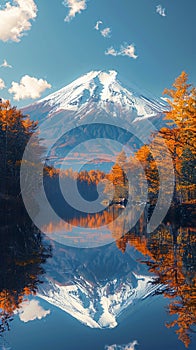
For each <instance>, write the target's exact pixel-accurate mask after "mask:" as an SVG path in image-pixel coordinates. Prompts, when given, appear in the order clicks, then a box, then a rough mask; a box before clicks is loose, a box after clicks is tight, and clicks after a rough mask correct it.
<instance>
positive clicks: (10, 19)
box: [0, 0, 37, 42]
mask: <svg viewBox="0 0 196 350" xmlns="http://www.w3.org/2000/svg"><path fill="white" fill-rule="evenodd" d="M36 16H37V6H36V4H35V2H34V1H33V0H14V5H11V4H10V2H6V4H5V6H4V8H3V9H1V10H0V40H2V41H8V40H12V41H16V42H18V41H20V38H21V37H22V36H23V35H24V32H25V31H27V30H30V28H31V22H30V20H32V19H35V18H36Z"/></svg>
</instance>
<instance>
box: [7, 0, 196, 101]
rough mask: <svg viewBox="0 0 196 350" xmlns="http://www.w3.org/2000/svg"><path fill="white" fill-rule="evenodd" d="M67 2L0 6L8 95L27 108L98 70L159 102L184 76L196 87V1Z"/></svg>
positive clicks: (20, 1)
mask: <svg viewBox="0 0 196 350" xmlns="http://www.w3.org/2000/svg"><path fill="white" fill-rule="evenodd" d="M64 2H65V4H64V5H63V0H55V1H54V0H53V1H43V0H35V1H34V0H16V1H10V5H9V4H8V2H7V1H0V5H1V7H0V65H1V67H0V89H1V90H0V96H1V97H3V98H8V99H10V100H11V102H12V103H14V104H15V105H17V106H19V107H20V106H24V105H27V104H28V103H31V102H33V101H34V100H36V97H38V96H40V97H44V96H46V95H47V94H49V93H52V92H54V91H56V90H58V89H60V88H62V87H63V86H65V85H67V84H68V83H70V82H71V81H73V80H74V79H76V78H78V77H79V76H80V75H83V74H85V73H87V72H89V71H90V70H97V69H98V70H108V69H114V70H116V71H117V72H118V73H119V75H118V77H119V79H120V80H121V81H122V82H123V83H125V84H126V85H127V86H137V87H139V88H140V89H141V90H143V91H144V92H145V93H151V94H152V95H155V96H160V95H161V94H162V91H163V90H164V88H165V87H170V86H171V84H172V83H173V81H174V79H175V78H176V77H177V76H178V75H179V74H180V73H181V71H182V70H185V71H186V72H187V73H188V75H189V80H190V82H192V83H194V84H195V81H196V65H195V61H196V49H195V35H194V34H195V13H196V2H195V0H178V1H177V0H172V1H171V0H160V1H159V0H157V1H156V0H65V1H64ZM159 5H160V6H159ZM158 6H159V7H158ZM164 9H165V10H164ZM74 10H75V11H74ZM77 10H78V12H77ZM79 11H80V12H79ZM74 12H75V16H72V15H74ZM65 19H66V20H65ZM97 21H102V23H99V25H98V28H99V30H96V29H95V25H96V23H97ZM105 28H109V29H106V30H105V31H103V30H104V29H105ZM107 34H108V36H107ZM104 35H105V36H104ZM106 53H110V54H106ZM4 60H6V62H5V61H4ZM3 62H4V63H3ZM6 63H8V65H11V66H12V68H10V67H8V66H7V67H6ZM24 77H25V78H24ZM21 79H22V81H21ZM13 82H15V83H14V84H13ZM21 83H22V84H23V85H24V86H23V87H21V85H20V84H21ZM4 86H5V87H4ZM11 87H12V88H11ZM10 88H11V90H10ZM8 90H10V91H8ZM30 90H31V91H30ZM30 97H31V98H30ZM14 98H15V100H14Z"/></svg>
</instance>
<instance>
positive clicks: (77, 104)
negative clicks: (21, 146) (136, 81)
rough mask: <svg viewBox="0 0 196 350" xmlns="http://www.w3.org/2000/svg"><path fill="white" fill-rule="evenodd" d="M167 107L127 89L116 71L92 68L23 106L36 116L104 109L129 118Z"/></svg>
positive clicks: (83, 113)
mask: <svg viewBox="0 0 196 350" xmlns="http://www.w3.org/2000/svg"><path fill="white" fill-rule="evenodd" d="M165 109H166V104H165V103H164V102H163V101H161V100H156V99H149V98H148V97H145V96H143V95H139V94H137V93H135V92H134V91H128V90H127V89H126V88H124V87H123V86H122V85H121V83H120V82H119V81H118V80H117V72H115V71H113V70H110V71H109V72H104V71H91V72H89V73H87V74H85V75H83V76H81V77H80V78H78V79H76V80H75V81H74V82H72V83H71V84H69V85H67V86H65V87H64V88H62V89H61V90H59V91H57V92H55V93H53V94H51V95H49V96H47V97H45V98H44V99H41V100H39V101H38V102H35V103H33V104H32V105H29V106H27V107H24V108H23V112H24V113H27V114H30V115H31V116H32V117H33V118H38V119H39V120H40V119H42V118H45V117H47V116H50V117H51V116H53V115H56V114H58V113H62V112H63V111H64V112H65V111H66V112H71V114H74V119H78V118H79V119H81V118H84V117H87V116H88V115H89V114H92V113H93V114H96V113H97V112H98V111H99V112H105V113H106V114H109V115H110V116H113V117H120V116H122V115H124V117H125V116H127V117H128V118H129V119H130V121H133V120H135V119H137V120H139V119H140V118H142V117H153V116H157V115H160V114H161V113H162V112H163V111H165Z"/></svg>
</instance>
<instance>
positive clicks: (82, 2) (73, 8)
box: [63, 0, 87, 22]
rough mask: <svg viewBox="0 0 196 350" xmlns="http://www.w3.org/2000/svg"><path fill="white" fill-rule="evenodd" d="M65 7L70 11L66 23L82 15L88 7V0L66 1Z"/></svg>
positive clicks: (64, 2)
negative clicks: (78, 14) (79, 14)
mask: <svg viewBox="0 0 196 350" xmlns="http://www.w3.org/2000/svg"><path fill="white" fill-rule="evenodd" d="M63 5H64V6H65V7H68V9H69V13H68V15H67V16H66V17H65V22H69V21H71V20H72V19H73V18H74V17H75V15H76V14H77V13H81V11H84V10H85V9H86V7H87V5H86V0H64V1H63Z"/></svg>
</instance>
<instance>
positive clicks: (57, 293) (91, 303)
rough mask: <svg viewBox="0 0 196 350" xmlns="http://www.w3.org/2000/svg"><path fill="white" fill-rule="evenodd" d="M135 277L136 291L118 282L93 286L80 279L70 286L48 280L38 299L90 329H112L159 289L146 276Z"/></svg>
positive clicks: (129, 283)
mask: <svg viewBox="0 0 196 350" xmlns="http://www.w3.org/2000/svg"><path fill="white" fill-rule="evenodd" d="M134 275H135V278H136V279H137V285H136V286H135V287H133V285H132V283H131V281H128V280H127V281H124V282H122V281H118V280H117V279H114V280H111V281H108V282H106V283H105V284H97V285H94V284H93V283H91V282H88V281H86V280H85V279H84V278H83V277H82V276H80V278H79V279H75V281H74V282H73V284H71V285H60V284H59V283H56V282H54V281H52V280H48V283H47V289H45V288H44V287H41V289H40V292H39V294H38V296H39V297H40V298H42V299H44V300H46V301H47V302H49V303H50V304H52V305H54V306H56V307H58V308H60V309H62V310H63V311H65V312H67V313H69V314H70V315H71V316H73V317H74V318H76V319H78V320H79V321H80V322H82V323H83V324H85V325H87V326H89V327H91V328H114V327H116V326H117V325H118V323H117V318H118V317H119V316H120V315H121V313H122V312H123V311H124V310H125V309H127V308H128V307H129V306H130V305H131V304H133V303H135V302H137V301H139V300H143V299H145V298H146V297H148V296H149V295H151V294H153V292H155V290H156V289H157V288H159V286H157V285H156V286H153V285H152V284H151V283H150V282H151V281H152V278H150V277H149V276H141V275H136V274H134Z"/></svg>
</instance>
